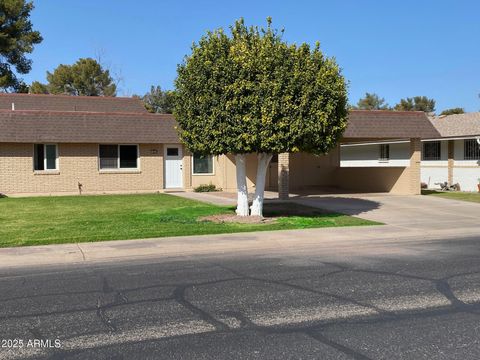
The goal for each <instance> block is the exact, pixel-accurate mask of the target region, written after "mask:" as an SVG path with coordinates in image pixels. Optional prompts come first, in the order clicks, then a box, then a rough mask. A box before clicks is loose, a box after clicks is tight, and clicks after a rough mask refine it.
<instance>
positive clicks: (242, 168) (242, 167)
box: [235, 154, 248, 216]
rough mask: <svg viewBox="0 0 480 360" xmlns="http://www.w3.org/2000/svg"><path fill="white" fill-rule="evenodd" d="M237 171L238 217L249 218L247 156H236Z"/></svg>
mask: <svg viewBox="0 0 480 360" xmlns="http://www.w3.org/2000/svg"><path fill="white" fill-rule="evenodd" d="M235 165H236V170H237V210H236V211H235V212H236V213H237V215H238V216H248V189H247V161H246V155H245V154H237V155H235Z"/></svg>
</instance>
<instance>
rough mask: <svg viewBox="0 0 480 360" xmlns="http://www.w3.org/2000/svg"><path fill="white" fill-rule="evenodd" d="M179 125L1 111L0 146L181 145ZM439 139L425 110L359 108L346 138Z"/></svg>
mask: <svg viewBox="0 0 480 360" xmlns="http://www.w3.org/2000/svg"><path fill="white" fill-rule="evenodd" d="M0 97H1V96H0ZM89 99H91V98H89ZM176 124H177V123H176V121H175V119H174V117H173V115H168V114H150V113H148V112H93V111H45V110H14V111H12V110H1V109H0V142H23V143H26V142H27V143H34V142H55V143H138V144H139V143H143V144H145V143H178V142H179V138H178V133H177V131H176V129H175V126H176ZM438 137H440V134H439V133H438V131H437V130H436V129H435V128H434V127H433V125H432V123H431V122H430V120H429V119H428V118H427V116H426V115H425V114H424V113H423V112H413V111H406V112H401V111H381V110H378V111H377V110H375V111H366V110H354V111H351V112H350V115H349V118H348V127H347V129H346V131H345V133H344V135H343V140H345V139H347V140H348V139H351V140H355V139H357V140H360V139H361V140H364V139H399V138H438Z"/></svg>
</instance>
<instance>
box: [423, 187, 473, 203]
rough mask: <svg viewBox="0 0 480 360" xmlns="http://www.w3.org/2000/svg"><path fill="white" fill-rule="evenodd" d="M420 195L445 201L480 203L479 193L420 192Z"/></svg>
mask: <svg viewBox="0 0 480 360" xmlns="http://www.w3.org/2000/svg"><path fill="white" fill-rule="evenodd" d="M422 195H432V196H439V197H443V198H446V199H453V200H462V201H470V202H477V203H480V193H474V192H462V191H437V190H422Z"/></svg>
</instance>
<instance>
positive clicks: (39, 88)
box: [28, 81, 48, 94]
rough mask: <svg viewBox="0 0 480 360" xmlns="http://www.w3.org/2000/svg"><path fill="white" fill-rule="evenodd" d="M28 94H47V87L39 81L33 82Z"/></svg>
mask: <svg viewBox="0 0 480 360" xmlns="http://www.w3.org/2000/svg"><path fill="white" fill-rule="evenodd" d="M28 92H29V93H30V94H48V86H47V85H45V84H42V83H41V82H39V81H34V82H32V84H31V85H30V86H29V88H28Z"/></svg>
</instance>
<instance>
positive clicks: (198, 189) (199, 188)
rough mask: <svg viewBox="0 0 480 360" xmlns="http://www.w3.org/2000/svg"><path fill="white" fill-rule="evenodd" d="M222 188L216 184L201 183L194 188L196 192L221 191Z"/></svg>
mask: <svg viewBox="0 0 480 360" xmlns="http://www.w3.org/2000/svg"><path fill="white" fill-rule="evenodd" d="M220 190H221V189H217V187H216V186H215V185H214V184H201V185H199V186H197V187H196V188H194V189H193V191H195V192H212V191H220Z"/></svg>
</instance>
